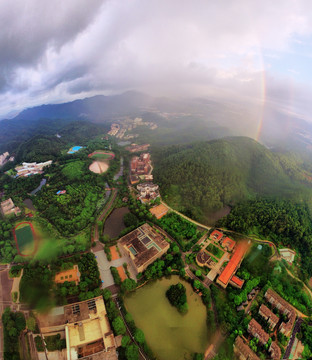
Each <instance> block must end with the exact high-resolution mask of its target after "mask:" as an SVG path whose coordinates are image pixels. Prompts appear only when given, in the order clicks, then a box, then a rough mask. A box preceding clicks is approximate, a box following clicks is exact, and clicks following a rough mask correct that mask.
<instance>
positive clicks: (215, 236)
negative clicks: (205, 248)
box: [209, 230, 223, 242]
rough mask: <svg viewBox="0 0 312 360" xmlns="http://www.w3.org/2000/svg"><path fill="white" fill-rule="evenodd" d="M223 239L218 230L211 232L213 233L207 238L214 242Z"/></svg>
mask: <svg viewBox="0 0 312 360" xmlns="http://www.w3.org/2000/svg"><path fill="white" fill-rule="evenodd" d="M222 237H223V233H222V232H221V231H219V230H213V232H212V233H211V234H210V236H209V238H210V239H212V240H215V241H217V242H219V241H220V240H221V239H222Z"/></svg>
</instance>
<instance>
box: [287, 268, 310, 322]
mask: <svg viewBox="0 0 312 360" xmlns="http://www.w3.org/2000/svg"><path fill="white" fill-rule="evenodd" d="M286 271H287V273H288V274H289V275H290V276H291V277H292V278H294V279H295V280H297V281H300V282H301V283H302V284H303V286H304V288H305V289H306V290H307V292H308V293H309V295H310V296H311V299H312V291H311V289H309V287H308V286H307V285H306V284H305V283H304V282H303V281H302V280H300V279H299V278H297V277H296V276H295V275H294V274H292V273H291V272H290V271H289V270H288V269H287V268H286ZM304 316H305V317H306V315H304Z"/></svg>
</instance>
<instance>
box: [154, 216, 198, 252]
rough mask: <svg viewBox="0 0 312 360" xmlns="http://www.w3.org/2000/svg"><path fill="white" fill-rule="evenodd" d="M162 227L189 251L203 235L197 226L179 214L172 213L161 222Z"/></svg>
mask: <svg viewBox="0 0 312 360" xmlns="http://www.w3.org/2000/svg"><path fill="white" fill-rule="evenodd" d="M159 224H160V226H161V227H162V228H163V229H164V230H165V231H166V232H167V233H168V234H169V235H171V236H172V237H173V238H174V239H175V240H177V242H178V243H179V245H180V246H181V248H182V249H183V250H189V249H190V248H191V247H192V245H194V244H195V243H196V241H197V240H199V239H200V237H201V236H202V233H201V232H199V231H198V230H197V227H196V225H194V224H193V223H191V222H189V221H187V220H185V219H184V218H182V217H181V216H179V215H178V214H176V213H174V212H170V213H168V214H166V215H165V216H163V217H162V218H161V220H159Z"/></svg>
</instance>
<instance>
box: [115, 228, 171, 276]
mask: <svg viewBox="0 0 312 360" xmlns="http://www.w3.org/2000/svg"><path fill="white" fill-rule="evenodd" d="M118 247H119V249H120V250H121V252H122V253H123V254H124V255H125V256H127V257H128V258H130V261H131V263H132V265H133V267H134V269H135V272H136V273H140V272H143V271H144V270H145V269H146V268H147V266H148V265H150V264H151V263H153V262H154V261H155V260H156V259H158V258H160V257H161V256H162V255H163V254H165V253H166V252H167V250H168V249H169V243H168V242H167V241H166V240H165V237H164V236H163V235H162V234H160V233H158V232H156V231H155V230H154V229H153V228H152V227H151V226H150V225H148V224H144V225H142V226H140V227H138V228H137V229H135V230H133V231H131V232H130V233H129V234H127V235H125V236H123V237H122V238H120V239H119V240H118Z"/></svg>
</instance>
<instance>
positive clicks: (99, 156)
mask: <svg viewBox="0 0 312 360" xmlns="http://www.w3.org/2000/svg"><path fill="white" fill-rule="evenodd" d="M88 157H89V158H91V159H94V160H107V159H109V160H111V159H113V158H114V157H115V154H114V153H112V152H106V151H104V150H96V151H94V152H93V153H91V154H89V155H88Z"/></svg>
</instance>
